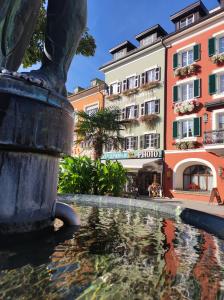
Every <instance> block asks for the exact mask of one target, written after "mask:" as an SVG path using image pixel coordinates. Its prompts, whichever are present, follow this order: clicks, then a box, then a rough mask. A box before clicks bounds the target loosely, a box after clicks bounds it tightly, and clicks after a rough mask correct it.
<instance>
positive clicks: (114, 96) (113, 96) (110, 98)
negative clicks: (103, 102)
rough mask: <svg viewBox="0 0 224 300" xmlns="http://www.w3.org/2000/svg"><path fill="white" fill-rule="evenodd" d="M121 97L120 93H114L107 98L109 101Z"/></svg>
mask: <svg viewBox="0 0 224 300" xmlns="http://www.w3.org/2000/svg"><path fill="white" fill-rule="evenodd" d="M119 98H120V95H118V94H113V95H109V96H107V100H109V101H113V100H117V99H119Z"/></svg>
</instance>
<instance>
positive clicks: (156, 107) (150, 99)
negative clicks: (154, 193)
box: [100, 25, 167, 194]
mask: <svg viewBox="0 0 224 300" xmlns="http://www.w3.org/2000/svg"><path fill="white" fill-rule="evenodd" d="M166 34H167V33H166V31H165V30H164V29H163V28H162V27H161V26H160V25H156V26H154V27H152V28H150V29H148V30H146V31H144V32H142V33H140V34H138V35H137V36H136V37H135V38H136V40H137V41H138V42H139V45H138V47H136V46H134V45H133V44H132V43H130V42H129V41H126V42H124V43H122V44H120V45H118V46H116V47H115V48H113V49H111V50H110V53H111V54H112V55H113V60H112V61H111V62H109V63H107V64H105V65H104V66H102V67H101V68H100V70H102V71H103V72H104V74H105V82H106V84H107V85H108V96H107V97H106V98H105V107H110V106H116V107H119V109H120V112H121V119H122V120H127V122H128V124H129V125H128V128H127V130H125V131H124V132H123V133H122V135H123V137H124V145H123V149H121V150H120V151H115V150H114V149H113V148H112V147H110V145H108V147H107V148H106V149H105V153H104V156H103V157H102V159H118V160H120V162H121V163H122V164H123V166H124V167H125V168H127V169H128V173H129V177H130V187H128V188H129V189H131V186H132V187H136V186H138V188H139V192H140V193H141V194H146V193H147V188H148V185H149V184H151V183H152V182H153V181H157V182H158V183H160V184H162V169H163V162H162V157H163V150H164V98H165V86H164V82H165V78H164V76H165V54H166V49H165V47H164V46H163V42H162V38H163V37H164V36H165V35H166Z"/></svg>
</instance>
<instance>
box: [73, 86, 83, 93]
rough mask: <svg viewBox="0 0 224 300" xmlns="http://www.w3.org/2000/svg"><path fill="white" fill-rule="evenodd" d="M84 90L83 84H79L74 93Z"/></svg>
mask: <svg viewBox="0 0 224 300" xmlns="http://www.w3.org/2000/svg"><path fill="white" fill-rule="evenodd" d="M82 91H84V88H82V87H81V86H77V87H76V88H75V89H74V94H78V93H80V92H82Z"/></svg>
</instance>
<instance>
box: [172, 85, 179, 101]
mask: <svg viewBox="0 0 224 300" xmlns="http://www.w3.org/2000/svg"><path fill="white" fill-rule="evenodd" d="M177 101H178V86H177V85H175V86H174V87H173V102H177Z"/></svg>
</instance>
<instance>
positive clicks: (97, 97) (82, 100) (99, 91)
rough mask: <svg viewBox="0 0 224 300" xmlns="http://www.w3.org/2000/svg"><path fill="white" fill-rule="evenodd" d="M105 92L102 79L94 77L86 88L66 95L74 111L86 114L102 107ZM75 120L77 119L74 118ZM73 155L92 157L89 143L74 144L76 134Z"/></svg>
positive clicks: (77, 89)
mask: <svg viewBox="0 0 224 300" xmlns="http://www.w3.org/2000/svg"><path fill="white" fill-rule="evenodd" d="M105 92H106V84H105V82H104V81H102V80H100V79H98V78H96V79H93V80H92V81H91V86H90V87H89V88H87V89H84V88H80V87H78V88H76V90H75V92H74V94H72V95H70V96H69V97H68V100H69V101H70V102H71V104H72V106H73V107H74V110H75V112H77V111H85V112H86V113H88V114H93V113H95V112H96V111H98V110H99V109H101V108H104V95H105ZM75 122H77V119H76V118H75ZM73 155H74V156H83V155H87V156H90V157H92V156H93V152H92V148H91V145H89V144H87V143H85V142H82V143H80V144H76V135H75V134H74V147H73Z"/></svg>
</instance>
